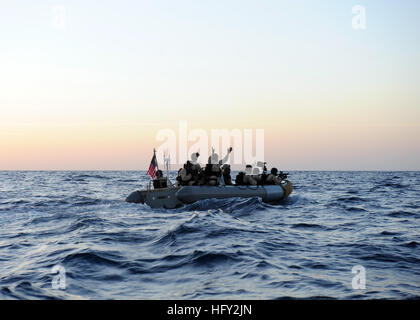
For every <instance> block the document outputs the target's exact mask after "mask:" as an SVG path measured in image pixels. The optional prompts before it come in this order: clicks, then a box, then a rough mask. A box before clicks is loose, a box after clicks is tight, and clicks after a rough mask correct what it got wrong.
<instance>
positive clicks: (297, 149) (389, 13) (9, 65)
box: [0, 0, 420, 170]
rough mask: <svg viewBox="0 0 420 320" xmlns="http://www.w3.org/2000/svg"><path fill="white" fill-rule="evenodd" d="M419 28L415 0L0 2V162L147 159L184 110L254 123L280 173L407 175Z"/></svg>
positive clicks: (415, 157) (414, 128)
mask: <svg viewBox="0 0 420 320" xmlns="http://www.w3.org/2000/svg"><path fill="white" fill-rule="evenodd" d="M355 5H362V6H364V7H365V9H366V29H359V30H355V29H353V28H352V19H353V17H354V14H353V13H352V7H353V6H355ZM57 6H59V7H57ZM57 8H58V9H57ZM57 10H58V11H57ZM60 10H64V11H60ZM57 12H59V14H57ZM62 12H64V15H61V13H62ZM60 17H64V19H61V20H60ZM57 19H58V20H57ZM57 21H58V22H57ZM419 39H420V1H417V0H412V1H409V0H406V1H383V0H378V1H374V0H365V1H357V2H356V1H347V0H335V1H333V0H329V1H327V0H318V1H315V0H306V1H305V0H297V1H296V0H293V1H292V0H290V1H280V0H272V1H269V0H263V1H247V0H235V1H233V0H223V1H219V0H213V1H198V0H190V1H184V0H177V1H173V0H168V1H161V0H157V1H128V0H122V1H86V0H85V1H78V0H71V1H65V0H62V1H44V0H38V1H32V0H19V1H16V0H1V1H0V40H1V41H0V170H61V169H63V170H104V169H110V170H111V169H112V170H125V169H130V170H137V169H145V168H147V167H148V166H149V163H150V160H151V156H152V149H153V147H156V148H157V147H159V145H160V144H161V143H162V142H159V141H157V140H156V134H157V132H158V131H159V130H162V129H165V128H168V129H173V130H175V131H177V130H178V124H179V121H181V120H186V121H187V122H188V128H189V129H191V130H192V129H195V128H201V129H204V130H206V131H208V132H210V129H212V128H213V129H222V128H226V129H229V130H232V129H240V130H243V129H254V130H255V129H264V137H265V140H264V150H265V155H264V158H265V160H266V161H267V162H268V163H269V165H273V166H274V165H275V166H277V167H279V168H282V169H285V170H420V88H419V84H420V41H419ZM192 144H193V142H191V145H192ZM174 169H175V168H174Z"/></svg>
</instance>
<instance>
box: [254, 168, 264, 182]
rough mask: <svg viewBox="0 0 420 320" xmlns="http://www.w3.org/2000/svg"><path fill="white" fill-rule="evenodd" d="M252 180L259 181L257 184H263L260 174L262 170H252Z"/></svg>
mask: <svg viewBox="0 0 420 320" xmlns="http://www.w3.org/2000/svg"><path fill="white" fill-rule="evenodd" d="M252 178H254V180H255V181H257V184H261V182H262V177H261V174H260V168H258V167H255V168H253V169H252Z"/></svg>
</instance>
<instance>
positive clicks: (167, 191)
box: [126, 180, 293, 209]
mask: <svg viewBox="0 0 420 320" xmlns="http://www.w3.org/2000/svg"><path fill="white" fill-rule="evenodd" d="M292 190H293V186H292V183H291V182H290V181H288V180H285V181H283V182H282V184H280V185H257V186H236V185H220V186H177V187H175V186H173V187H168V188H160V189H151V188H150V186H149V187H148V189H146V190H139V191H134V192H133V193H131V194H130V195H129V196H128V197H127V199H126V201H127V202H131V203H143V204H147V205H149V206H150V207H152V208H165V209H173V208H178V207H181V206H183V205H185V204H189V203H193V202H196V201H199V200H204V199H226V198H252V197H258V198H260V199H261V200H262V201H263V202H266V203H272V204H275V203H279V202H281V201H283V200H284V199H286V198H287V197H288V196H289V195H290V194H291V193H292Z"/></svg>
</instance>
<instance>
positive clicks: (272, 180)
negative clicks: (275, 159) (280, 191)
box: [266, 168, 281, 184]
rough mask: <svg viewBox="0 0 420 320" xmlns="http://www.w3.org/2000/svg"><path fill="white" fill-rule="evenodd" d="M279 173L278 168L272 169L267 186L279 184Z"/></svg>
mask: <svg viewBox="0 0 420 320" xmlns="http://www.w3.org/2000/svg"><path fill="white" fill-rule="evenodd" d="M277 172H278V170H277V168H272V169H271V171H270V174H269V175H268V177H267V180H266V184H278V178H277ZM280 182H281V181H280Z"/></svg>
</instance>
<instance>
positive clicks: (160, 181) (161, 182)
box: [153, 170, 168, 189]
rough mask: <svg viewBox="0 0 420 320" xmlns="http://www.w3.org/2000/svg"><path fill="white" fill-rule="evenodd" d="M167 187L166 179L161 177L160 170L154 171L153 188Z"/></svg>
mask: <svg viewBox="0 0 420 320" xmlns="http://www.w3.org/2000/svg"><path fill="white" fill-rule="evenodd" d="M167 186H168V182H167V179H166V178H165V177H164V176H163V172H162V170H158V171H156V177H155V179H154V180H153V188H155V189H161V188H166V187H167Z"/></svg>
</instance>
